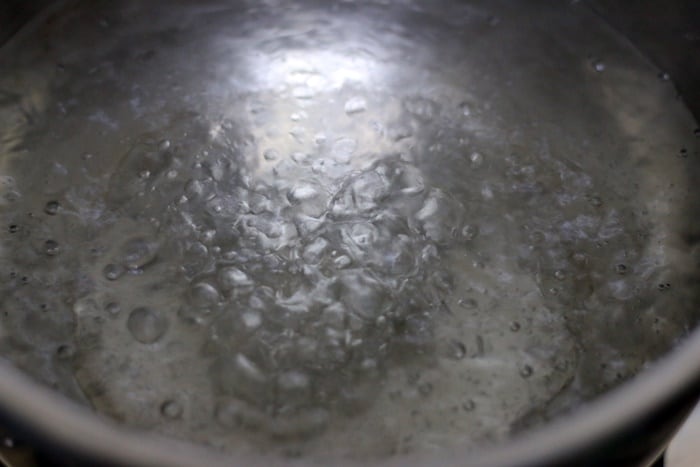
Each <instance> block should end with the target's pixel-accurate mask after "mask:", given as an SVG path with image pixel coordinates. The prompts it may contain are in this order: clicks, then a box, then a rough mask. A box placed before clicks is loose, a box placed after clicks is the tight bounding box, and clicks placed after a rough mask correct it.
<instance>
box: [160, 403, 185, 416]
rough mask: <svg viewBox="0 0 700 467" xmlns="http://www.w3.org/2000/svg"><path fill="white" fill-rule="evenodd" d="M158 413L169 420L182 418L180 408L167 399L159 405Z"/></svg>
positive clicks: (177, 404)
mask: <svg viewBox="0 0 700 467" xmlns="http://www.w3.org/2000/svg"><path fill="white" fill-rule="evenodd" d="M160 413H161V414H162V415H163V416H164V417H165V418H169V419H171V420H172V419H176V418H180V417H181V416H182V406H181V405H180V404H179V403H178V402H177V401H175V400H172V399H169V400H166V401H165V402H163V403H162V404H161V405H160Z"/></svg>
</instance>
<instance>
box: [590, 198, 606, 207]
mask: <svg viewBox="0 0 700 467" xmlns="http://www.w3.org/2000/svg"><path fill="white" fill-rule="evenodd" d="M588 202H589V203H590V205H591V206H593V207H596V208H599V207H601V206H602V205H603V200H602V199H601V198H600V196H595V195H594V196H589V197H588Z"/></svg>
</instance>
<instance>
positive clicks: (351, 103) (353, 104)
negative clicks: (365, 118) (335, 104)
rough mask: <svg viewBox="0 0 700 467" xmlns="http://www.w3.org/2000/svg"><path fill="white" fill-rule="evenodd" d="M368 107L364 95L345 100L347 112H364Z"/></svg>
mask: <svg viewBox="0 0 700 467" xmlns="http://www.w3.org/2000/svg"><path fill="white" fill-rule="evenodd" d="M366 109H367V101H365V99H364V98H362V97H351V98H350V99H348V100H347V102H345V113H346V114H348V115H353V114H357V113H361V112H364V111H365V110H366Z"/></svg>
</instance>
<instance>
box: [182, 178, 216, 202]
mask: <svg viewBox="0 0 700 467" xmlns="http://www.w3.org/2000/svg"><path fill="white" fill-rule="evenodd" d="M185 196H187V199H188V200H190V201H193V200H201V201H209V200H211V199H213V198H214V197H215V196H216V188H215V186H214V181H213V180H212V179H210V178H207V179H205V180H196V179H192V180H190V181H188V182H187V183H186V184H185Z"/></svg>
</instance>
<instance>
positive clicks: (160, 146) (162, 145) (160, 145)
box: [158, 139, 170, 151]
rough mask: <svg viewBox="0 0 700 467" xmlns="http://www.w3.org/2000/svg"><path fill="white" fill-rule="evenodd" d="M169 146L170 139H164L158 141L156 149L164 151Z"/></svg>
mask: <svg viewBox="0 0 700 467" xmlns="http://www.w3.org/2000/svg"><path fill="white" fill-rule="evenodd" d="M169 148H170V140H167V139H164V140H161V141H160V142H159V143H158V150H159V151H165V150H167V149H169Z"/></svg>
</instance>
